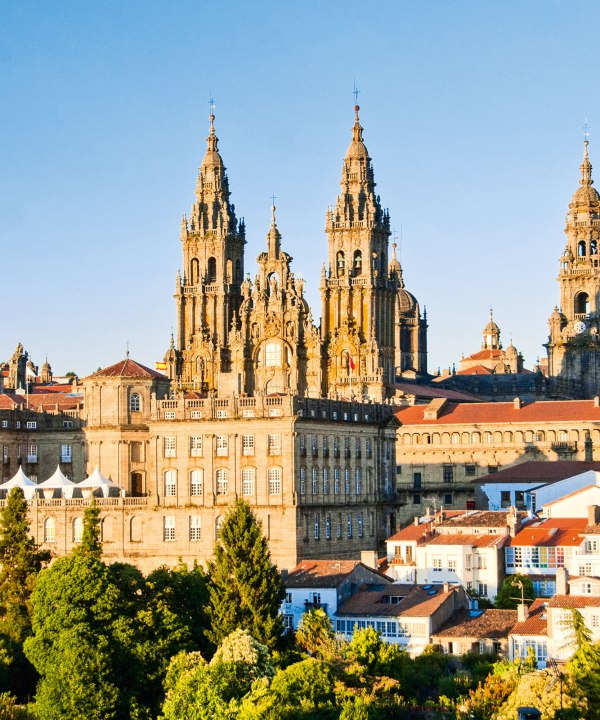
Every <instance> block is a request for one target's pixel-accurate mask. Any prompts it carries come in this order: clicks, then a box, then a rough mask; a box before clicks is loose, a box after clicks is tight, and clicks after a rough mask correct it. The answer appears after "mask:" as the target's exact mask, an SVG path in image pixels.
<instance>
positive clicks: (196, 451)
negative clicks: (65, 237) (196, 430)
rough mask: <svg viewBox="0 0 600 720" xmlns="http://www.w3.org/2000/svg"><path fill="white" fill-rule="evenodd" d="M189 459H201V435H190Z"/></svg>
mask: <svg viewBox="0 0 600 720" xmlns="http://www.w3.org/2000/svg"><path fill="white" fill-rule="evenodd" d="M190 457H202V436H201V435H192V437H191V438H190Z"/></svg>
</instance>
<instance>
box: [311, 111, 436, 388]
mask: <svg viewBox="0 0 600 720" xmlns="http://www.w3.org/2000/svg"><path fill="white" fill-rule="evenodd" d="M359 110H360V108H359V106H358V105H356V106H355V108H354V111H355V120H354V127H353V128H352V141H351V143H350V146H349V147H348V150H347V152H346V156H345V158H344V161H343V164H342V179H341V183H340V184H341V192H340V194H339V195H338V197H337V200H336V204H335V207H334V208H333V209H329V210H328V211H327V218H326V233H327V238H328V256H329V257H328V264H327V266H323V270H322V273H321V285H320V290H321V302H322V308H323V310H322V319H321V333H322V339H323V393H324V394H325V395H329V396H334V397H335V396H340V397H358V398H365V399H366V398H370V399H371V400H374V401H378V402H381V401H382V400H384V399H386V398H389V397H392V396H393V395H394V392H395V388H394V385H395V379H396V375H397V374H401V372H402V371H404V370H409V369H413V370H415V371H417V372H426V327H427V323H426V320H425V318H424V317H423V318H422V317H421V315H420V312H419V308H418V304H417V302H416V300H415V298H414V297H413V296H412V295H410V293H408V292H407V291H406V290H405V288H404V281H403V279H402V270H401V268H400V264H399V262H398V260H397V259H396V257H395V253H394V256H393V259H392V262H389V259H388V251H389V247H388V246H389V236H390V217H389V214H388V211H387V210H383V209H382V207H381V203H380V198H379V196H378V195H376V194H375V179H374V174H373V166H372V164H371V158H370V157H369V153H368V151H367V148H366V146H365V143H364V141H363V128H362V126H361V124H360V120H359V115H358V113H359Z"/></svg>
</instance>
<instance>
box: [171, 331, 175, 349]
mask: <svg viewBox="0 0 600 720" xmlns="http://www.w3.org/2000/svg"><path fill="white" fill-rule="evenodd" d="M174 348H175V337H174V336H173V328H171V350H173V349H174Z"/></svg>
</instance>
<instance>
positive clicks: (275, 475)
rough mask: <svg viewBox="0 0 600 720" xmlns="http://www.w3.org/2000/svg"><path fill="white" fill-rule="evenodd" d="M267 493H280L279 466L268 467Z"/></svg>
mask: <svg viewBox="0 0 600 720" xmlns="http://www.w3.org/2000/svg"><path fill="white" fill-rule="evenodd" d="M268 481H269V495H281V468H269V470H268Z"/></svg>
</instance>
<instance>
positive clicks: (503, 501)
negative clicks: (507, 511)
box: [500, 490, 510, 508]
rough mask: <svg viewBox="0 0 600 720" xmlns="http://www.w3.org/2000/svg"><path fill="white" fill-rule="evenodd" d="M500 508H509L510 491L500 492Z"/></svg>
mask: <svg viewBox="0 0 600 720" xmlns="http://www.w3.org/2000/svg"><path fill="white" fill-rule="evenodd" d="M500 507H502V508H507V507H510V490H501V491H500Z"/></svg>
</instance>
